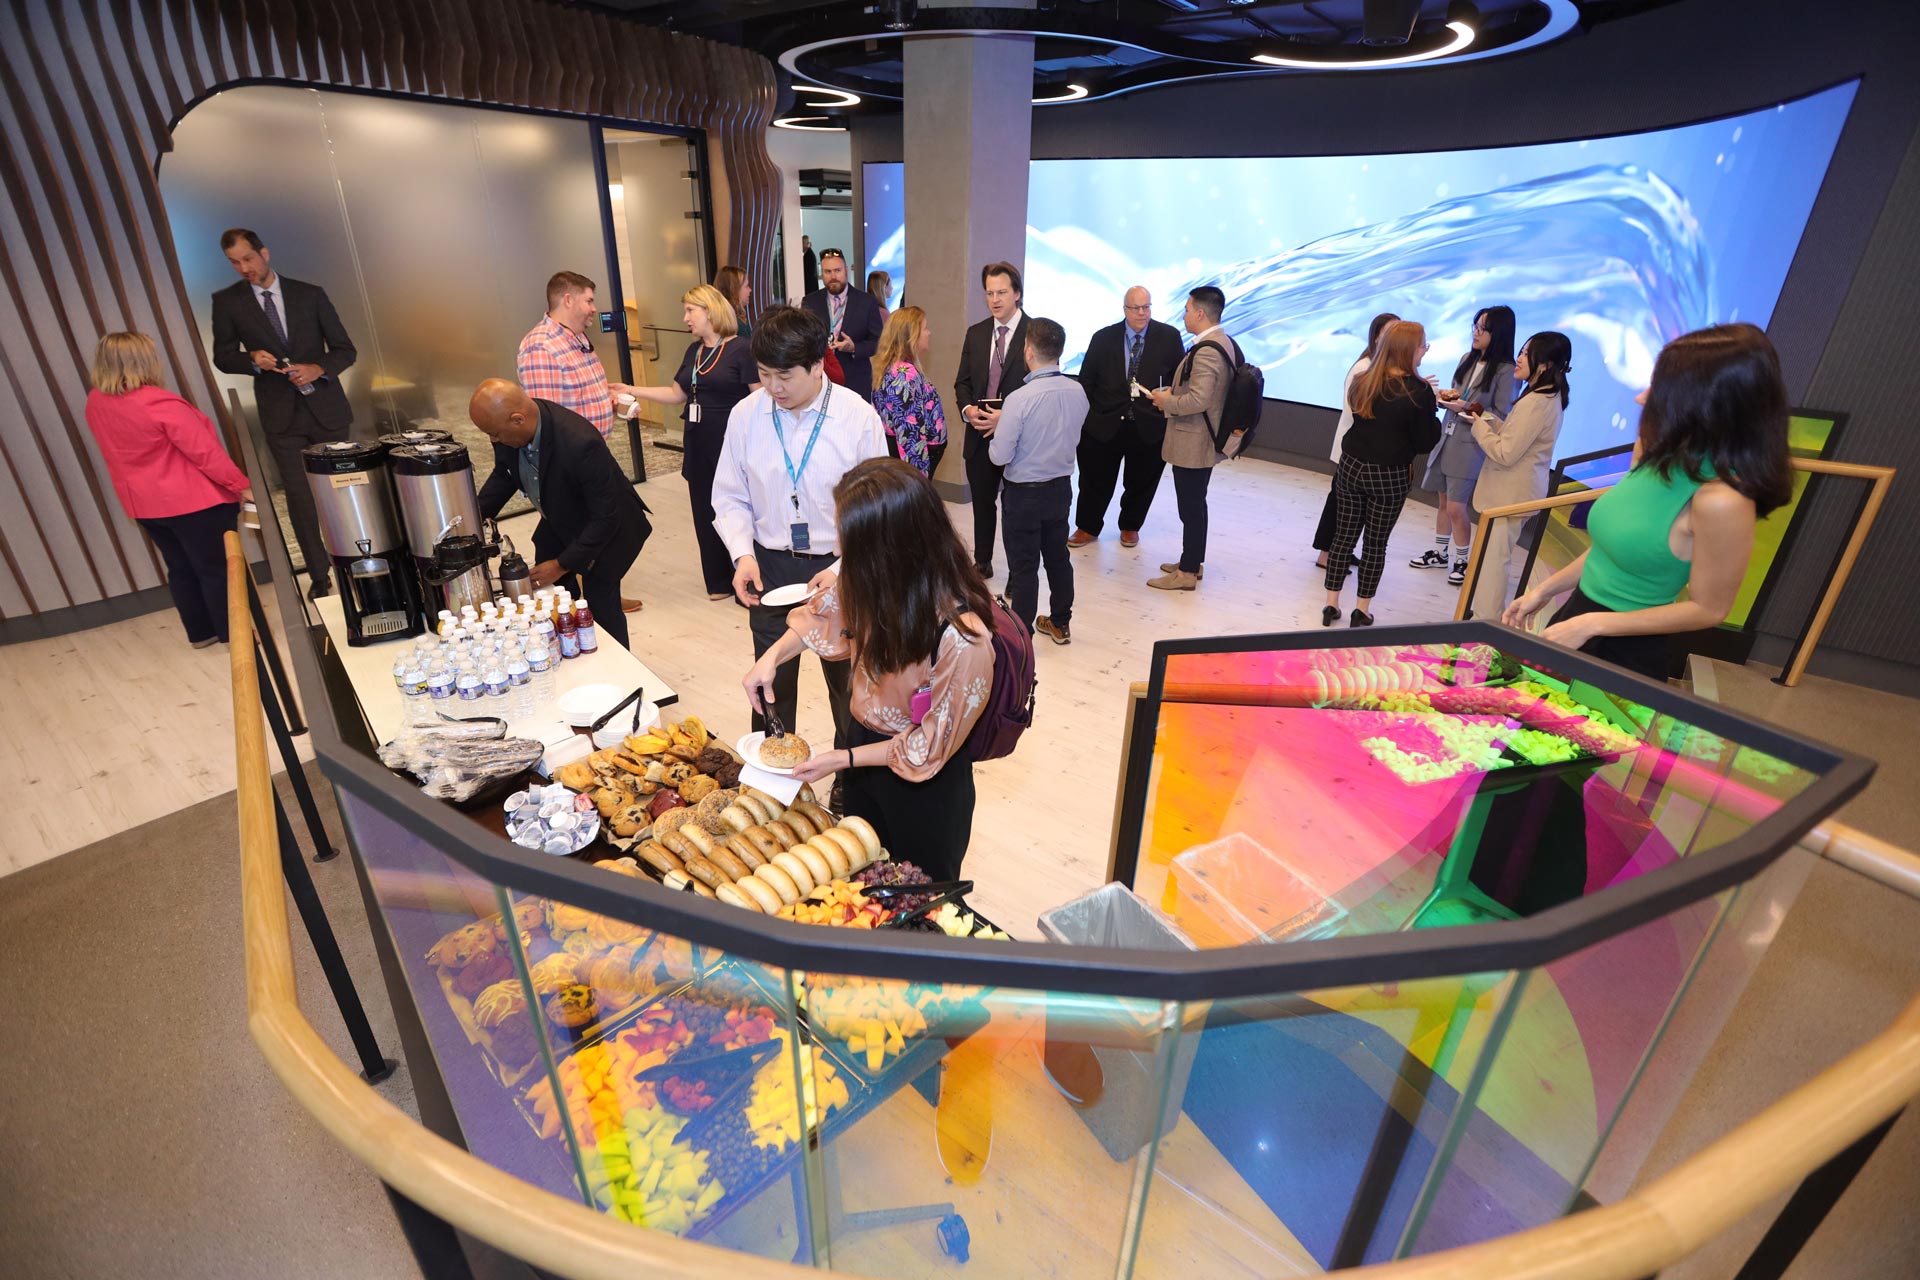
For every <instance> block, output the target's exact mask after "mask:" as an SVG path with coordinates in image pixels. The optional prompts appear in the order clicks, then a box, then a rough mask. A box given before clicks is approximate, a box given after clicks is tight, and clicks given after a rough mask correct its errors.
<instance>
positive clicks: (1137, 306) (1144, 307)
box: [1123, 302, 1153, 311]
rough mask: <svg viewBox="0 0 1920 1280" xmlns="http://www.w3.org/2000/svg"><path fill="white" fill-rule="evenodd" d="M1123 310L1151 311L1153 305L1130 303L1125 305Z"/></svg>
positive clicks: (1149, 303)
mask: <svg viewBox="0 0 1920 1280" xmlns="http://www.w3.org/2000/svg"><path fill="white" fill-rule="evenodd" d="M1123 309H1124V310H1127V311H1151V310H1153V304H1152V303H1151V302H1129V303H1126V304H1125V306H1124V308H1123Z"/></svg>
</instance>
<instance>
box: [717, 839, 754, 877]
mask: <svg viewBox="0 0 1920 1280" xmlns="http://www.w3.org/2000/svg"><path fill="white" fill-rule="evenodd" d="M707 861H709V862H711V863H712V864H713V865H714V866H716V867H718V868H720V869H721V870H722V871H724V872H726V873H727V879H729V880H744V879H746V878H747V877H748V876H750V875H752V874H753V868H752V867H749V866H748V865H747V864H746V863H744V862H742V861H741V860H740V859H739V858H738V857H736V856H735V855H734V852H733V850H731V849H729V848H727V846H725V845H723V844H722V845H715V846H714V848H713V851H712V852H711V853H709V854H708V855H707Z"/></svg>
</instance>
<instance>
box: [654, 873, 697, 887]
mask: <svg viewBox="0 0 1920 1280" xmlns="http://www.w3.org/2000/svg"><path fill="white" fill-rule="evenodd" d="M660 883H661V884H663V885H665V886H666V887H667V888H669V889H691V888H693V877H692V876H690V875H688V874H687V873H686V872H685V871H669V872H667V874H665V875H663V876H661V877H660Z"/></svg>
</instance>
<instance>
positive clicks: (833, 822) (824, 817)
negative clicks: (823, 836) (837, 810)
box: [793, 800, 840, 831]
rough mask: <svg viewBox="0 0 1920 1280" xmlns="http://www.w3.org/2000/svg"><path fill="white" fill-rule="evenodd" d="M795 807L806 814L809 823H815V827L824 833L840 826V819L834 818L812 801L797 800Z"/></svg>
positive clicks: (794, 803)
mask: <svg viewBox="0 0 1920 1280" xmlns="http://www.w3.org/2000/svg"><path fill="white" fill-rule="evenodd" d="M793 807H794V808H796V809H798V810H799V811H800V812H802V813H804V814H806V815H807V821H809V822H811V823H813V825H814V826H816V827H818V828H820V829H821V830H822V831H830V830H832V829H833V828H834V827H835V826H837V825H839V822H840V819H838V818H836V817H834V816H833V815H832V814H830V813H828V812H827V811H826V810H825V809H822V808H821V807H820V806H819V805H817V804H815V803H814V802H813V801H811V800H795V801H794V802H793Z"/></svg>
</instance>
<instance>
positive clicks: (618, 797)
mask: <svg viewBox="0 0 1920 1280" xmlns="http://www.w3.org/2000/svg"><path fill="white" fill-rule="evenodd" d="M588 794H589V795H590V796H591V797H592V798H593V807H594V808H596V809H598V810H599V811H600V816H601V817H603V818H611V817H612V816H613V815H614V814H616V813H618V812H619V811H620V809H621V807H622V806H623V805H625V804H626V803H627V793H626V792H624V791H616V790H614V789H613V788H612V787H595V788H594V789H593V790H592V791H590V792H588Z"/></svg>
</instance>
